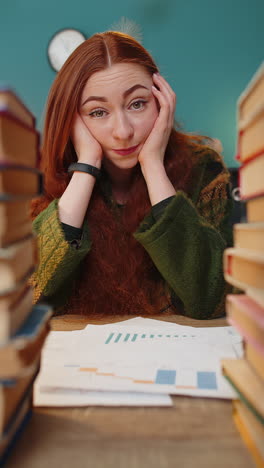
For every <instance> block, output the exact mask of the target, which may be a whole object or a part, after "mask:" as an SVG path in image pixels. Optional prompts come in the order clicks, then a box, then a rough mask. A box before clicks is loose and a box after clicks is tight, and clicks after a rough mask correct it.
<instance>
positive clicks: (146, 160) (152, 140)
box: [138, 73, 176, 169]
mask: <svg viewBox="0 0 264 468" xmlns="http://www.w3.org/2000/svg"><path fill="white" fill-rule="evenodd" d="M153 83H154V85H156V86H152V92H153V95H154V96H155V98H156V99H157V101H158V103H159V106H160V109H159V115H158V117H157V119H156V121H155V123H154V126H153V128H152V130H151V132H150V134H149V136H148V138H147V139H146V141H145V143H144V145H143V147H142V149H141V151H140V154H139V157H138V160H139V163H140V165H141V167H142V169H143V168H144V169H146V167H147V166H148V167H149V166H152V167H153V165H155V164H160V163H162V164H163V161H164V155H165V151H166V147H167V144H168V140H169V137H170V134H171V130H172V127H173V123H174V113H175V107H176V94H175V93H174V91H173V90H172V89H171V87H170V85H169V84H168V83H167V81H166V80H165V79H164V78H163V77H162V76H161V75H159V74H156V73H155V74H154V75H153Z"/></svg>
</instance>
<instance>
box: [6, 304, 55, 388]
mask: <svg viewBox="0 0 264 468" xmlns="http://www.w3.org/2000/svg"><path fill="white" fill-rule="evenodd" d="M51 316H52V308H51V307H50V306H49V305H47V304H37V305H35V306H34V307H33V308H32V310H31V313H30V315H29V316H28V318H27V320H26V321H25V322H24V323H23V325H22V326H21V327H20V328H19V330H18V331H17V332H16V333H15V335H14V336H13V337H12V338H10V340H9V341H8V342H7V343H5V344H4V345H1V346H0V378H2V379H5V378H16V377H19V376H22V375H26V374H28V373H29V372H31V368H32V366H33V365H34V363H35V362H36V359H37V358H38V357H39V356H40V353H41V350H42V347H43V345H44V342H45V339H46V336H47V334H48V332H49V329H50V325H49V321H50V318H51Z"/></svg>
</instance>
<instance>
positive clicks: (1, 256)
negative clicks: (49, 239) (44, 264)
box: [0, 235, 38, 296]
mask: <svg viewBox="0 0 264 468" xmlns="http://www.w3.org/2000/svg"><path fill="white" fill-rule="evenodd" d="M37 262H38V248H37V237H36V236H35V235H31V236H30V237H27V238H26V239H23V240H21V241H19V242H16V243H14V244H11V245H10V246H9V247H2V248H0V278H1V281H0V296H3V295H5V294H9V293H11V292H12V291H14V290H15V289H16V286H17V284H18V283H20V282H22V281H23V280H24V279H25V278H27V277H28V275H29V274H30V273H32V272H33V271H34V270H35V267H36V265H37Z"/></svg>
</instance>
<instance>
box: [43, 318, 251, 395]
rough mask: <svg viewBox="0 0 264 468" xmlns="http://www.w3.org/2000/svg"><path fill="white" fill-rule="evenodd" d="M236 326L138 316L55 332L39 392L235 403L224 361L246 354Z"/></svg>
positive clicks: (46, 352)
mask: <svg viewBox="0 0 264 468" xmlns="http://www.w3.org/2000/svg"><path fill="white" fill-rule="evenodd" d="M241 342H242V339H241V337H240V335H239V334H238V333H237V332H236V330H235V329H234V328H233V327H210V328H195V327H186V326H181V325H177V324H172V323H169V322H163V321H158V320H152V319H145V318H141V317H137V318H135V319H131V320H127V321H123V322H119V323H113V324H107V325H89V326H87V327H86V328H85V329H83V330H79V331H72V332H51V333H50V336H49V337H48V339H47V341H46V345H45V347H44V351H43V358H42V369H41V373H40V376H39V380H38V382H39V388H40V389H41V387H47V386H49V387H51V386H53V387H64V388H71V389H73V388H74V389H76V390H90V391H95V390H100V391H102V390H103V391H117V392H118V391H126V392H146V393H157V394H183V395H191V396H205V397H213V398H215V397H218V398H234V396H235V394H234V391H233V389H232V388H231V386H230V385H229V384H228V382H227V381H226V379H225V378H224V377H223V376H222V372H221V363H220V362H221V359H222V358H228V357H230V358H236V357H239V356H241V355H242V345H241Z"/></svg>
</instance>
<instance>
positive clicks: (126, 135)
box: [112, 112, 134, 142]
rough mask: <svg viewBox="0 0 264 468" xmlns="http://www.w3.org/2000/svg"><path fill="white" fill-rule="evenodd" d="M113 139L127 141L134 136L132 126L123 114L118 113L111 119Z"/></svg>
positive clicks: (127, 117)
mask: <svg viewBox="0 0 264 468" xmlns="http://www.w3.org/2000/svg"><path fill="white" fill-rule="evenodd" d="M112 133H113V137H114V138H115V139H116V140H119V141H121V142H122V141H124V142H125V141H128V140H129V139H130V138H131V137H132V136H133V134H134V128H133V124H132V122H131V121H130V119H129V116H128V115H127V114H126V113H125V112H118V113H117V114H116V115H115V118H114V119H113V129H112Z"/></svg>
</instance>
